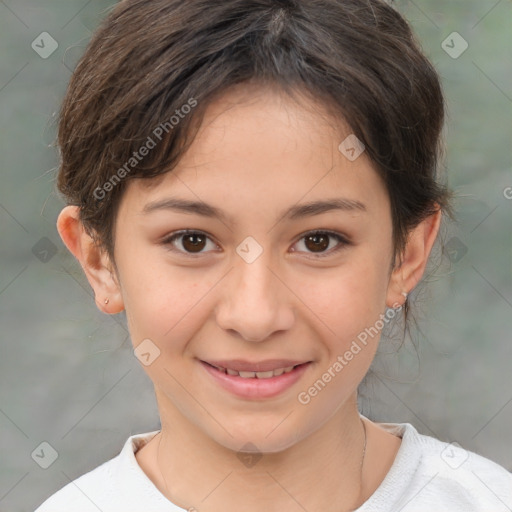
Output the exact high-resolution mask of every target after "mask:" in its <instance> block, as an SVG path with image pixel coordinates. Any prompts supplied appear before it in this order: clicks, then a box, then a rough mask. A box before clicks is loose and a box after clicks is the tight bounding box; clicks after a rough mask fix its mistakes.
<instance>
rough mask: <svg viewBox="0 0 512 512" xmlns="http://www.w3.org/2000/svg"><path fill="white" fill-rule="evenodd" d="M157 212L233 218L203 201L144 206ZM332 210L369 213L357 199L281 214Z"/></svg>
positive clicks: (285, 216) (306, 205) (295, 208)
mask: <svg viewBox="0 0 512 512" xmlns="http://www.w3.org/2000/svg"><path fill="white" fill-rule="evenodd" d="M157 210H173V211H177V212H182V213H190V214H195V215H201V216H203V217H212V218H217V219H219V220H222V221H223V222H230V221H232V220H233V219H232V217H231V216H230V215H228V214H227V213H225V212H223V211H222V210H221V209H219V208H217V207H215V206H213V205H210V204H208V203H204V202H201V201H190V200H188V199H180V198H177V197H171V198H167V199H162V200H158V201H152V202H150V203H148V204H146V205H145V206H144V208H143V209H142V213H143V214H148V213H150V212H154V211H157ZM332 210H340V211H346V212H354V211H359V212H366V213H367V212H368V210H367V208H366V205H365V204H363V203H361V202H360V201H357V200H355V199H347V198H333V199H325V200H319V201H311V202H308V203H303V204H299V205H294V206H292V207H290V208H288V209H287V210H285V211H284V212H282V213H281V217H280V219H288V220H296V219H300V218H304V217H312V216H314V215H320V214H322V213H325V212H329V211H332Z"/></svg>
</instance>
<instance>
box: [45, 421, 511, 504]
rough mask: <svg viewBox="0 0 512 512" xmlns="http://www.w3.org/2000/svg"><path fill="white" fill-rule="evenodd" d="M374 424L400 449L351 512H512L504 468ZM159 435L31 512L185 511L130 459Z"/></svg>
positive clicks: (408, 431) (396, 427)
mask: <svg viewBox="0 0 512 512" xmlns="http://www.w3.org/2000/svg"><path fill="white" fill-rule="evenodd" d="M379 425H380V426H381V427H382V428H384V429H386V430H387V431H389V432H391V433H392V434H394V435H398V436H399V437H401V438H402V443H401V446H400V448H399V450H398V452H397V455H396V457H395V460H394V462H393V465H392V466H391V468H390V470H389V472H388V474H387V475H386V477H385V479H384V480H383V482H382V483H381V485H380V486H379V487H378V488H377V489H376V490H375V492H374V493H373V494H372V496H371V497H370V498H369V499H368V500H367V501H366V502H365V503H364V504H363V505H362V506H361V507H359V508H358V509H357V511H355V512H398V511H400V512H511V511H512V473H510V472H508V471H507V470H506V469H505V468H503V467H501V466H499V465H498V464H496V463H494V462H492V461H491V460H489V459H486V458H484V457H482V456H480V455H477V454H476V453H473V452H468V451H466V450H464V449H463V448H461V447H459V446H458V445H457V444H449V443H445V442H442V441H439V440H438V439H435V438H433V437H429V436H425V435H422V434H419V433H418V432H417V430H416V429H415V428H414V427H413V426H412V425H411V424H410V423H398V424H395V423H379ZM158 432H159V431H158V430H156V431H154V432H147V433H144V434H137V435H133V436H130V437H129V438H128V439H127V441H126V443H125V444H124V447H123V449H122V450H121V453H120V454H119V455H117V456H116V457H114V458H112V459H110V460H109V461H107V462H105V463H103V464H102V465H100V466H98V467H97V468H95V469H93V470H92V471H90V472H89V473H86V474H84V475H82V476H81V477H79V478H77V479H75V480H73V481H72V482H70V483H69V484H67V485H66V486H64V487H63V488H62V489H60V490H59V491H57V492H56V493H55V494H53V495H52V496H50V498H48V499H47V500H46V501H45V502H44V503H43V504H42V505H41V506H40V507H39V508H38V509H37V510H36V511H35V512H70V511H73V512H98V511H101V512H183V510H186V509H183V508H181V507H178V506H176V505H174V504H173V503H172V502H170V501H169V500H168V499H167V498H166V497H165V496H164V495H163V494H162V493H161V492H160V491H159V490H158V489H157V488H156V486H155V485H154V484H153V482H152V481H151V480H150V479H149V478H148V477H147V476H146V474H145V473H144V472H143V471H142V469H141V467H140V466H139V465H138V463H137V459H136V458H135V453H136V452H137V450H139V449H140V448H142V446H144V445H145V444H146V443H147V442H148V441H150V440H151V439H152V438H153V437H154V436H155V435H156V434H157V433H158ZM192 506H193V505H191V507H192ZM191 510H193V509H191Z"/></svg>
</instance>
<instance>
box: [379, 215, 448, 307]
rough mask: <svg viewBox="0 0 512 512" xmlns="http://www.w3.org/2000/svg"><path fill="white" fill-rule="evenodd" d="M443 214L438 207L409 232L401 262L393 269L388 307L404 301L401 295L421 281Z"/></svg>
mask: <svg viewBox="0 0 512 512" xmlns="http://www.w3.org/2000/svg"><path fill="white" fill-rule="evenodd" d="M441 216H442V212H441V209H438V210H437V211H436V213H434V214H432V215H430V216H429V217H427V218H426V219H425V220H424V221H422V222H421V223H420V224H419V225H418V226H416V227H415V228H414V229H413V230H412V231H411V232H410V233H409V237H408V240H407V244H406V247H405V250H404V252H403V257H402V260H401V264H400V265H399V266H397V267H396V268H395V269H394V270H393V272H392V275H391V279H390V282H389V286H388V297H387V300H386V304H387V305H388V307H392V306H391V304H393V303H394V304H396V303H397V302H400V303H401V302H403V299H401V300H400V299H399V297H400V295H403V293H404V292H405V293H410V292H411V290H412V289H414V288H415V286H416V285H417V284H418V283H419V282H420V280H421V278H422V276H423V273H424V271H425V267H426V266H427V263H428V259H429V256H430V252H431V250H432V247H433V245H434V242H435V240H436V237H437V234H438V232H439V227H440V224H441Z"/></svg>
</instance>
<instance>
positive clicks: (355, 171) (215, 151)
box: [125, 86, 387, 211]
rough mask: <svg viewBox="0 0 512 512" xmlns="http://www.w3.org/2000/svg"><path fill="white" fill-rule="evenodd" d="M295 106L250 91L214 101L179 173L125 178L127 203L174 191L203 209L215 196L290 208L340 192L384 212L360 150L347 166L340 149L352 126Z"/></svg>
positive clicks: (313, 105) (317, 107) (322, 110)
mask: <svg viewBox="0 0 512 512" xmlns="http://www.w3.org/2000/svg"><path fill="white" fill-rule="evenodd" d="M299 100H300V101H299V103H297V101H294V99H292V98H290V97H289V96H288V95H286V94H285V93H282V92H280V91H276V90H275V89H269V88H261V87H257V88H256V87H251V86H244V87H238V88H234V89H233V90H231V91H230V92H229V93H228V94H225V95H223V96H220V97H218V98H217V99H216V100H214V101H212V102H211V103H210V104H209V105H208V108H207V109H206V112H205V115H204V118H203V121H202V124H201V127H200V129H199V131H198V133H197V135H196V137H195V139H194V141H193V142H192V144H191V146H190V147H189V149H188V151H187V152H186V153H185V154H184V155H183V156H182V157H181V159H180V161H179V163H178V165H177V167H176V168H175V169H173V170H172V171H171V172H168V173H165V174H163V175H161V176H158V177H157V178H152V179H149V180H148V179H143V180H138V179H137V180H131V181H130V182H129V183H128V184H127V185H128V186H127V189H126V191H125V196H127V197H126V201H125V202H129V203H130V205H131V208H130V209H132V208H136V209H138V210H139V211H140V210H142V209H143V208H144V205H145V204H147V202H148V201H155V200H158V199H164V198H165V197H166V196H168V195H169V194H170V193H171V192H172V193H179V194H180V197H187V198H189V199H195V200H196V201H201V200H203V201H205V202H209V203H211V201H208V200H207V199H208V198H211V197H214V198H217V199H218V200H219V201H220V204H222V203H225V206H227V205H228V204H229V201H228V199H229V198H233V197H238V198H239V199H244V200H245V201H246V207H247V208H248V207H249V205H250V203H253V202H254V201H259V202H260V205H261V206H263V204H270V203H273V202H280V203H290V204H293V203H297V202H299V201H301V199H303V201H306V200H308V201H310V200H314V199H315V198H317V197H322V198H325V197H331V198H332V197H333V196H335V195H337V194H338V195H339V194H342V195H343V196H344V197H346V198H348V199H353V200H359V201H361V202H363V201H364V199H365V198H366V199H367V201H370V203H371V205H370V207H371V206H372V205H373V206H374V207H375V209H378V208H379V207H380V208H381V207H386V206H387V204H386V201H387V197H386V195H387V194H386V193H385V188H384V184H383V182H382V181H381V179H380V177H379V175H378V174H377V173H376V171H375V169H374V167H373V165H372V163H371V161H370V160H369V158H367V156H366V154H365V153H364V151H363V153H362V154H361V155H360V156H359V157H358V158H356V159H355V160H353V161H351V160H350V159H348V158H347V156H346V154H344V153H342V152H341V151H340V149H339V146H340V143H342V141H344V140H345V139H346V138H347V137H348V136H350V137H353V134H351V130H350V127H349V126H348V125H347V124H346V123H345V122H344V120H343V119H342V118H339V117H335V116H334V115H332V114H331V113H330V112H329V111H328V110H327V109H326V107H325V106H324V105H322V104H321V103H320V102H318V101H315V100H313V99H311V98H310V97H307V96H300V97H299ZM262 200H263V202H262ZM367 201H366V202H367ZM301 202H302V201H301ZM217 204H219V202H217Z"/></svg>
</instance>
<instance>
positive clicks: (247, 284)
mask: <svg viewBox="0 0 512 512" xmlns="http://www.w3.org/2000/svg"><path fill="white" fill-rule="evenodd" d="M270 264H271V262H270V261H269V258H268V257H267V256H266V252H265V251H264V252H263V253H262V254H261V255H260V256H259V257H258V258H257V259H256V260H255V261H253V262H252V263H247V262H246V261H244V260H243V259H242V258H239V257H238V256H236V257H235V258H234V268H233V269H232V270H231V272H229V273H228V275H227V276H226V279H227V282H225V285H224V287H223V294H222V298H221V299H220V301H219V304H218V305H217V308H216V317H217V323H218V325H219V326H220V327H221V328H222V329H225V330H226V331H231V332H232V333H233V332H236V333H238V335H240V336H241V337H242V338H243V339H245V340H247V341H251V342H261V341H265V340H266V339H268V338H269V337H271V335H272V334H274V333H276V332H279V331H285V330H287V329H290V328H291V327H292V325H293V322H294V319H295V314H294V310H293V306H292V302H291V301H292V297H293V293H292V292H291V291H290V290H289V289H288V288H287V286H286V284H285V280H284V279H283V277H282V276H280V275H279V273H278V272H276V271H275V270H274V269H272V268H271V266H270Z"/></svg>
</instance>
